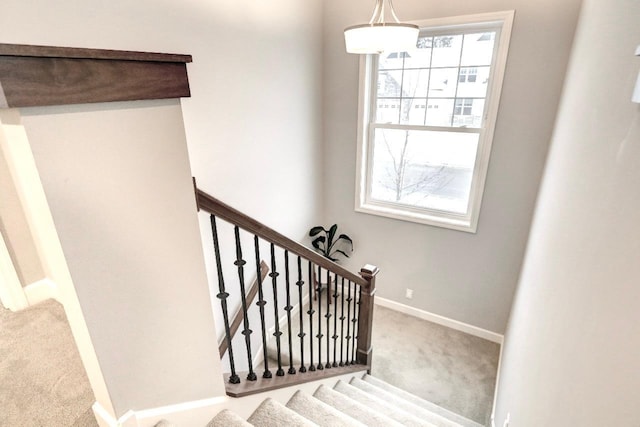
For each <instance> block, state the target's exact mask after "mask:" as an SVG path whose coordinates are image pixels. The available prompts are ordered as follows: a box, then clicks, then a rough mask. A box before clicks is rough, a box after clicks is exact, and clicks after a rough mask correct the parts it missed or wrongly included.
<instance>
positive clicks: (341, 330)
mask: <svg viewBox="0 0 640 427" xmlns="http://www.w3.org/2000/svg"><path fill="white" fill-rule="evenodd" d="M340 299H341V301H342V304H341V306H340V363H339V365H340V366H344V361H343V360H342V354H343V353H344V319H345V317H344V277H343V278H342V289H341V290H340Z"/></svg>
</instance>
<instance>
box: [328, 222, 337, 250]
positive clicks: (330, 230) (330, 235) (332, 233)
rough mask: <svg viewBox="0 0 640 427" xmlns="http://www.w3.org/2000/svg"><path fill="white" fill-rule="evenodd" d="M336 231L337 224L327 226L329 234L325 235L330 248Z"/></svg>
mask: <svg viewBox="0 0 640 427" xmlns="http://www.w3.org/2000/svg"><path fill="white" fill-rule="evenodd" d="M337 232H338V224H333V225H332V226H331V228H329V236H328V237H327V246H328V247H329V248H331V247H332V246H333V244H334V241H333V238H334V237H335V236H336V233H337Z"/></svg>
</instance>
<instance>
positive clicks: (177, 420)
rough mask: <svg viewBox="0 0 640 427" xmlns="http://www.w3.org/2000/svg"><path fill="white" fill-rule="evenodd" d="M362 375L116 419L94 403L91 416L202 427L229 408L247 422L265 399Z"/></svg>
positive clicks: (133, 426) (126, 425) (134, 426)
mask: <svg viewBox="0 0 640 427" xmlns="http://www.w3.org/2000/svg"><path fill="white" fill-rule="evenodd" d="M365 372H366V370H363V371H361V372H354V373H351V374H346V375H340V376H336V377H330V378H325V379H322V380H316V381H311V382H308V383H304V384H298V385H294V386H291V387H286V388H282V389H277V390H272V391H268V392H264V393H259V394H253V395H250V396H245V397H241V398H232V397H228V396H219V397H213V398H210V399H203V400H198V401H193V402H186V403H179V404H175V405H167V406H162V407H159V408H153V409H145V410H141V411H128V412H127V413H126V414H124V415H123V416H122V417H120V418H119V419H117V420H116V419H115V418H113V417H111V416H110V415H109V413H108V412H107V411H105V410H104V409H103V408H102V407H101V406H100V404H99V403H97V402H96V403H94V404H93V413H94V414H95V416H96V419H97V421H98V425H99V426H100V427H153V426H155V425H156V424H157V423H158V422H160V421H161V420H167V421H169V422H170V423H172V424H173V425H176V426H205V425H207V423H208V422H209V421H210V420H211V418H213V417H214V416H215V415H216V414H217V413H218V412H220V411H222V410H223V409H229V410H231V411H233V412H235V413H236V414H238V415H239V416H241V417H242V418H244V419H247V418H248V417H249V416H250V414H251V413H252V412H253V411H254V410H255V409H256V408H257V407H258V405H260V403H262V401H263V400H264V399H266V398H267V397H270V398H272V399H274V400H276V401H278V402H280V403H282V404H283V405H284V404H285V403H287V401H288V400H289V399H290V398H291V396H292V395H293V393H295V392H296V391H297V390H303V391H305V392H307V393H310V394H312V393H313V392H314V391H315V390H316V389H317V388H318V387H319V386H320V385H321V384H324V385H326V386H329V387H333V385H334V384H335V383H336V382H338V380H343V381H346V382H349V381H350V379H351V378H352V377H354V376H358V377H361V376H362V375H363V374H364V373H365Z"/></svg>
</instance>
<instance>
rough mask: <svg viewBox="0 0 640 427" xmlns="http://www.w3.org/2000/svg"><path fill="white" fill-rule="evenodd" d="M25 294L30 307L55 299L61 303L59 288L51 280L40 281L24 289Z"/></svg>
mask: <svg viewBox="0 0 640 427" xmlns="http://www.w3.org/2000/svg"><path fill="white" fill-rule="evenodd" d="M24 294H25V296H26V297H27V301H29V305H36V304H38V303H41V302H42V301H46V300H48V299H54V300H56V301H58V302H60V303H61V301H60V297H59V294H58V286H57V285H56V284H55V283H54V282H53V281H51V280H49V279H42V280H38V281H37V282H33V283H31V284H29V285H27V286H25V287H24Z"/></svg>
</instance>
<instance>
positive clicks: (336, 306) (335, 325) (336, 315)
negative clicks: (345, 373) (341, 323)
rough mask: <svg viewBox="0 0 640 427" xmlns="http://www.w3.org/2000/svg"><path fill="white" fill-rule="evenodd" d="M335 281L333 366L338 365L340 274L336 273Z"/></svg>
mask: <svg viewBox="0 0 640 427" xmlns="http://www.w3.org/2000/svg"><path fill="white" fill-rule="evenodd" d="M334 276H335V278H334V282H333V336H332V337H331V338H333V365H332V366H333V367H334V368H336V367H337V366H338V362H337V361H336V352H337V351H338V275H337V274H336V275H334Z"/></svg>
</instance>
